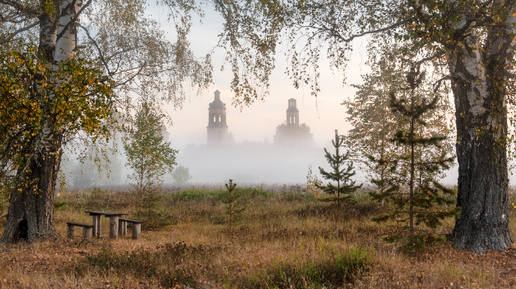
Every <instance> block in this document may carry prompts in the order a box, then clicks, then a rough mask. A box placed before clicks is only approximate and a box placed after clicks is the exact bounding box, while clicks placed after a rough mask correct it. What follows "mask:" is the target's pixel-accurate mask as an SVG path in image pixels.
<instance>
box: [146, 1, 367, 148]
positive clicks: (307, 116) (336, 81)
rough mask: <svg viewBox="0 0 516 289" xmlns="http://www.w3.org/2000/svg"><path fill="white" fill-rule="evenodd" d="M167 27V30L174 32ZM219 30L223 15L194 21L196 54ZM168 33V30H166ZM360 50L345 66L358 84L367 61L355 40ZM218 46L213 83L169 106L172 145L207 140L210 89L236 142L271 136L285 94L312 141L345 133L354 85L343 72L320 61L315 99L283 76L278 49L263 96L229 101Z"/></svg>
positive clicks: (283, 107) (211, 44)
mask: <svg viewBox="0 0 516 289" xmlns="http://www.w3.org/2000/svg"><path fill="white" fill-rule="evenodd" d="M152 16H153V17H155V18H156V17H157V19H158V20H161V19H163V20H164V19H166V16H165V15H160V14H159V13H156V12H154V11H153V12H152ZM172 29H173V28H172V27H170V28H169V29H167V30H168V31H173V30H172ZM221 31H222V20H221V18H219V17H218V15H216V13H214V12H209V11H208V12H207V15H206V17H205V18H204V19H203V24H202V25H201V24H199V23H198V22H195V25H194V27H193V29H192V32H191V35H190V42H191V45H192V48H193V50H194V52H195V53H196V54H197V55H199V56H201V55H205V54H206V53H207V52H208V51H210V50H211V49H212V48H214V47H215V46H216V45H217V42H218V34H219V33H220V32H221ZM169 35H170V37H173V33H171V32H169ZM358 45H359V46H361V48H363V49H364V50H363V51H364V52H361V51H360V50H357V51H356V52H355V53H354V54H353V57H352V58H353V59H354V60H353V61H352V62H351V63H350V66H349V67H348V70H347V71H346V77H347V83H348V84H352V83H359V82H360V81H361V79H360V75H361V74H363V73H365V72H367V66H365V65H363V64H362V65H360V63H363V62H364V61H365V46H366V44H365V43H360V41H359V43H358ZM223 58H224V54H223V51H222V50H221V49H218V50H216V53H215V54H214V55H213V66H214V72H213V84H212V85H211V86H210V88H208V89H207V90H205V91H203V92H202V93H201V94H200V95H196V93H195V92H187V100H186V101H185V102H184V104H183V107H182V109H177V110H174V109H173V108H172V107H169V108H168V112H169V113H170V114H171V117H172V121H173V126H171V127H169V129H168V132H169V133H170V137H171V140H172V142H173V144H172V145H173V146H174V147H175V148H177V149H182V148H184V147H185V146H187V145H188V144H194V143H195V144H203V143H206V126H207V124H208V105H209V103H210V102H212V101H213V98H214V96H213V93H214V92H215V91H216V90H219V91H220V92H221V100H222V101H223V102H225V103H226V108H227V124H228V127H229V132H230V133H232V134H233V137H234V138H235V141H236V142H243V141H258V142H263V141H265V140H268V141H272V140H273V137H274V134H275V132H276V127H277V126H278V125H280V124H282V123H283V122H285V120H286V114H285V113H286V109H287V101H288V99H290V98H295V99H296V100H297V107H298V109H299V114H300V123H305V124H307V125H308V126H309V127H310V128H311V132H312V134H313V136H314V140H315V142H316V144H317V145H318V146H320V147H321V148H322V147H323V146H326V145H327V144H328V143H329V141H330V140H331V139H332V138H333V134H334V130H335V129H338V130H339V133H340V132H342V133H345V131H347V130H348V129H349V126H348V125H347V123H346V120H345V118H346V114H345V107H344V106H342V105H341V103H342V101H343V100H344V99H346V98H348V97H351V96H352V95H353V93H354V89H353V88H352V87H350V86H349V85H346V86H343V83H342V80H343V74H342V73H338V72H335V73H334V72H332V71H330V70H329V69H327V68H328V65H321V68H322V70H321V92H320V94H319V96H318V97H317V98H315V97H314V96H312V95H311V92H310V90H309V88H303V87H302V88H300V89H295V88H294V87H293V85H292V81H291V80H290V79H289V78H288V76H287V75H285V73H284V71H285V64H286V60H285V58H284V57H283V54H279V55H278V61H277V68H276V69H275V71H274V72H273V75H272V76H271V85H270V88H269V96H268V97H266V99H265V100H264V101H256V102H255V103H254V104H252V105H250V106H248V107H243V108H242V109H241V108H240V107H234V106H232V104H231V103H232V98H233V96H234V94H233V93H232V91H231V89H230V83H231V72H230V71H228V70H227V69H226V70H225V71H220V67H221V66H222V65H223V64H224V63H223V61H222V59H223Z"/></svg>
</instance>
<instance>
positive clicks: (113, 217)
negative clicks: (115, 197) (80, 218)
mask: <svg viewBox="0 0 516 289" xmlns="http://www.w3.org/2000/svg"><path fill="white" fill-rule="evenodd" d="M86 213H88V214H90V216H92V217H93V236H100V217H102V216H106V217H109V237H110V238H117V237H118V220H119V219H120V217H121V216H123V215H129V214H125V213H119V212H104V211H86Z"/></svg>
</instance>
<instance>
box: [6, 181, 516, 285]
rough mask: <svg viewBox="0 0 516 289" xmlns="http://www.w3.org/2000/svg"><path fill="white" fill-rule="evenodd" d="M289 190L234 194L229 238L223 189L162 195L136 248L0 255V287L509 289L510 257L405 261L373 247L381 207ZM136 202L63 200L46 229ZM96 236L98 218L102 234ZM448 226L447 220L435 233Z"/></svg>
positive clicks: (88, 244) (93, 244)
mask: <svg viewBox="0 0 516 289" xmlns="http://www.w3.org/2000/svg"><path fill="white" fill-rule="evenodd" d="M301 191H302V190H301V189H300V188H299V187H282V188H281V189H277V190H274V191H271V190H268V189H260V188H243V189H240V191H239V193H240V194H241V195H242V197H241V198H240V199H239V204H238V206H247V208H246V209H245V210H244V211H243V213H242V215H241V217H240V218H239V220H238V222H237V223H238V224H237V225H236V226H235V227H234V228H232V229H230V228H229V227H228V216H227V214H226V205H225V204H224V199H225V192H226V191H225V190H222V189H220V190H217V189H210V190H208V189H203V190H197V189H189V190H184V191H181V192H172V191H166V192H164V193H163V194H161V195H159V196H158V200H157V204H158V205H157V206H155V207H153V212H154V214H155V217H156V218H158V219H161V220H162V222H161V223H153V222H150V221H149V222H147V227H146V223H144V225H143V227H142V238H141V239H139V240H132V239H131V238H130V234H129V236H124V237H121V238H119V239H116V240H110V239H109V238H107V237H101V238H94V239H90V240H86V241H82V240H81V239H80V238H79V237H78V238H77V239H75V240H66V239H64V238H63V239H60V240H57V241H54V240H52V241H50V240H47V241H38V242H33V243H20V244H15V245H1V246H0V267H1V268H2V269H1V270H0V288H515V287H516V250H515V249H510V250H509V251H507V252H504V253H500V252H488V253H487V254H485V255H476V254H472V253H469V252H464V251H456V250H454V249H452V248H451V247H450V244H449V242H445V243H443V244H438V245H435V246H432V247H426V248H423V249H419V250H416V251H412V252H405V251H402V250H400V245H399V244H391V243H386V242H383V241H382V240H381V236H383V235H385V234H389V233H392V232H394V231H395V230H396V225H395V224H382V225H379V224H376V223H373V222H371V221H370V218H371V216H373V215H375V214H377V213H378V212H381V211H382V210H385V209H386V208H385V207H382V206H380V205H379V204H376V203H372V202H371V201H369V199H368V198H367V197H365V196H363V197H360V198H359V202H358V203H356V204H348V205H345V206H343V207H341V208H337V207H335V206H332V205H330V204H327V203H321V202H319V201H317V200H316V199H315V198H314V197H313V195H310V194H306V193H303V192H301ZM142 203H144V202H143V201H142V198H141V197H140V196H138V195H136V194H133V193H127V192H122V191H104V190H98V189H97V190H91V191H75V192H68V193H65V194H62V195H61V196H60V197H59V198H58V202H57V205H56V207H57V208H56V216H55V217H56V226H57V229H58V231H59V234H60V235H61V236H65V235H66V232H65V230H66V222H67V221H75V222H86V223H90V222H91V219H90V217H89V216H88V215H87V214H85V213H84V211H85V210H110V211H123V212H127V213H130V214H132V215H131V217H133V216H134V215H135V214H136V212H137V209H138V207H139V206H141V205H142ZM514 214H515V213H514V211H511V217H512V220H513V221H512V222H511V226H512V232H515V230H516V228H515V225H514V224H515V222H514V219H515V216H514ZM143 216H145V215H143ZM108 226H109V224H108V221H107V220H104V223H103V232H104V233H105V232H108ZM149 226H150V227H154V228H149ZM452 226H453V220H449V221H447V222H446V224H445V225H444V226H443V227H441V228H438V229H437V230H436V231H435V233H437V234H440V235H446V234H448V233H450V231H451V228H452ZM151 229H152V230H151ZM78 235H80V234H78Z"/></svg>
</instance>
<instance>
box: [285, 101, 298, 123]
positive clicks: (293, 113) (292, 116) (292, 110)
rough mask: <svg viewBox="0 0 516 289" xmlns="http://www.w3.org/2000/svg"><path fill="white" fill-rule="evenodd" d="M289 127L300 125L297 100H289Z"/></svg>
mask: <svg viewBox="0 0 516 289" xmlns="http://www.w3.org/2000/svg"><path fill="white" fill-rule="evenodd" d="M287 125H299V109H297V106H296V99H295V98H291V99H289V100H288V108H287Z"/></svg>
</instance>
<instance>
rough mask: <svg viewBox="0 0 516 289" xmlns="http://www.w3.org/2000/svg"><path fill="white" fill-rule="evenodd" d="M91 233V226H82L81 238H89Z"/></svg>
mask: <svg viewBox="0 0 516 289" xmlns="http://www.w3.org/2000/svg"><path fill="white" fill-rule="evenodd" d="M92 235H93V228H92V227H89V228H87V227H84V228H82V238H83V239H91V237H92Z"/></svg>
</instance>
